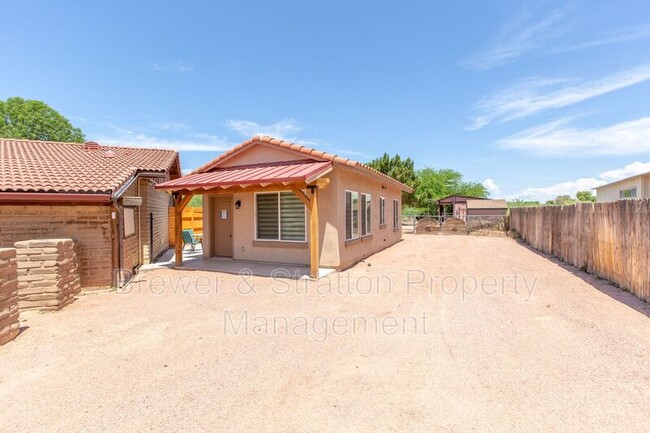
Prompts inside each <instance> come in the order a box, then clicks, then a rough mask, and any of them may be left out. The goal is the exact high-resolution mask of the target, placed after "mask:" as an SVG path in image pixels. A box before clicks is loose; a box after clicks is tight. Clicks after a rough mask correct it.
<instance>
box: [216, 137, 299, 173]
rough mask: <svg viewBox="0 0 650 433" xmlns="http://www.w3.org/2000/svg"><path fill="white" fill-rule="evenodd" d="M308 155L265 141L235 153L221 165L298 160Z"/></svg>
mask: <svg viewBox="0 0 650 433" xmlns="http://www.w3.org/2000/svg"><path fill="white" fill-rule="evenodd" d="M308 158H310V157H309V156H307V155H302V154H299V153H296V152H294V151H291V150H285V149H281V148H277V147H275V146H271V145H268V144H264V143H259V144H256V145H254V146H252V147H251V148H250V149H246V150H245V151H242V152H241V153H238V154H236V155H233V156H232V157H230V158H229V159H227V160H226V161H224V162H223V163H222V164H221V165H220V167H232V166H234V165H247V164H262V163H267V162H281V161H296V160H299V159H308Z"/></svg>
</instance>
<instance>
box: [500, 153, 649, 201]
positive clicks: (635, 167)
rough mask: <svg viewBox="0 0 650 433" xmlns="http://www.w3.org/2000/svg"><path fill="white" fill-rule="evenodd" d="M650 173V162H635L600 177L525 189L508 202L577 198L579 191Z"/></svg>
mask: <svg viewBox="0 0 650 433" xmlns="http://www.w3.org/2000/svg"><path fill="white" fill-rule="evenodd" d="M649 171H650V162H639V161H635V162H633V163H631V164H628V165H626V166H625V167H623V168H617V169H613V170H608V171H604V172H602V173H600V174H599V175H598V177H586V178H580V179H576V180H570V181H566V182H560V183H556V184H553V185H549V186H545V187H532V188H525V189H523V190H522V191H520V192H519V193H517V194H512V195H510V196H508V200H513V199H521V200H538V201H540V202H545V201H547V200H551V199H554V198H555V197H557V196H559V195H570V196H572V197H573V196H575V194H576V192H578V191H585V190H591V189H593V188H596V187H598V186H600V185H605V184H606V183H610V182H615V181H617V180H621V179H625V178H626V177H630V176H635V175H638V174H643V173H647V172H649Z"/></svg>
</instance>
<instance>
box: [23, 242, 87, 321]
mask: <svg viewBox="0 0 650 433" xmlns="http://www.w3.org/2000/svg"><path fill="white" fill-rule="evenodd" d="M15 247H16V261H17V267H18V308H19V309H20V310H28V309H38V310H59V309H61V308H63V307H64V306H66V305H68V304H69V303H71V302H73V301H74V299H75V295H77V294H78V293H79V292H80V291H81V279H80V272H79V256H78V251H77V250H78V248H77V245H76V243H75V242H74V241H73V240H72V239H38V240H27V241H21V242H16V244H15Z"/></svg>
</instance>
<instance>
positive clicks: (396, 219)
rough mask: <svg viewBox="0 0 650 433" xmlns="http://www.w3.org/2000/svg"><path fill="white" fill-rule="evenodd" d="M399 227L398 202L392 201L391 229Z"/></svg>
mask: <svg viewBox="0 0 650 433" xmlns="http://www.w3.org/2000/svg"><path fill="white" fill-rule="evenodd" d="M398 227H399V200H393V228H394V229H396V228H398Z"/></svg>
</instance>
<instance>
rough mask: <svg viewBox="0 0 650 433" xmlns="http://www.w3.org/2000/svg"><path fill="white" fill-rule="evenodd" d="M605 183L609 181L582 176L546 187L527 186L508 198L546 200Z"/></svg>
mask: <svg viewBox="0 0 650 433" xmlns="http://www.w3.org/2000/svg"><path fill="white" fill-rule="evenodd" d="M605 183H607V182H605V181H603V180H600V179H596V178H593V177H586V178H580V179H576V180H571V181H568V182H561V183H556V184H555V185H550V186H545V187H533V188H525V189H524V190H522V191H520V192H519V193H517V194H513V195H511V196H509V197H508V200H513V199H521V200H531V201H533V200H538V201H540V202H545V201H547V200H551V199H554V198H555V197H557V196H558V195H570V196H575V194H576V192H578V191H584V190H590V189H593V188H596V187H597V186H600V185H604V184H605Z"/></svg>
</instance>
